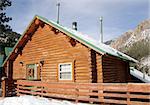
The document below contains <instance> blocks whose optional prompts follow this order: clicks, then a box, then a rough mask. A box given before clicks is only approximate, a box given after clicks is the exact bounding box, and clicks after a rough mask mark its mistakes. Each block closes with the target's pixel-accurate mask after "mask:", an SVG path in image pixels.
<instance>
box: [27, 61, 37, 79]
mask: <svg viewBox="0 0 150 105" xmlns="http://www.w3.org/2000/svg"><path fill="white" fill-rule="evenodd" d="M29 65H34V74H33V75H34V78H29V77H28V71H27V70H28V66H29ZM35 77H36V78H35ZM26 79H27V80H38V65H37V64H36V63H31V64H26Z"/></svg>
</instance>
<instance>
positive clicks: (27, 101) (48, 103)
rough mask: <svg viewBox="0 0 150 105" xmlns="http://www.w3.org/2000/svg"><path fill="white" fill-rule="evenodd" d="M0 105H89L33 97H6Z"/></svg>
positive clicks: (0, 101)
mask: <svg viewBox="0 0 150 105" xmlns="http://www.w3.org/2000/svg"><path fill="white" fill-rule="evenodd" d="M0 105H89V104H84V103H77V104H75V103H73V102H69V101H63V100H62V101H59V100H54V99H50V100H49V99H47V98H42V97H34V96H28V95H24V96H20V97H7V98H4V99H2V100H0Z"/></svg>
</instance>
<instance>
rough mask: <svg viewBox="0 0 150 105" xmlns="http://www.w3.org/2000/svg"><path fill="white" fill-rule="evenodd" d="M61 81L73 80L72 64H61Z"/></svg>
mask: <svg viewBox="0 0 150 105" xmlns="http://www.w3.org/2000/svg"><path fill="white" fill-rule="evenodd" d="M59 67H60V68H59V69H60V70H59V79H61V80H71V79H72V64H60V66H59Z"/></svg>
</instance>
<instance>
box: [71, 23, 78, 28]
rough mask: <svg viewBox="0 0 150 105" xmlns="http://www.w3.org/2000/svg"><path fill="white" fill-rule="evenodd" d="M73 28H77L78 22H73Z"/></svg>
mask: <svg viewBox="0 0 150 105" xmlns="http://www.w3.org/2000/svg"><path fill="white" fill-rule="evenodd" d="M72 29H74V30H77V22H72Z"/></svg>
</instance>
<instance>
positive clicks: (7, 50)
mask: <svg viewBox="0 0 150 105" xmlns="http://www.w3.org/2000/svg"><path fill="white" fill-rule="evenodd" d="M12 49H13V48H12V47H5V54H6V56H9V54H10V53H11V51H12Z"/></svg>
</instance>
